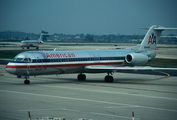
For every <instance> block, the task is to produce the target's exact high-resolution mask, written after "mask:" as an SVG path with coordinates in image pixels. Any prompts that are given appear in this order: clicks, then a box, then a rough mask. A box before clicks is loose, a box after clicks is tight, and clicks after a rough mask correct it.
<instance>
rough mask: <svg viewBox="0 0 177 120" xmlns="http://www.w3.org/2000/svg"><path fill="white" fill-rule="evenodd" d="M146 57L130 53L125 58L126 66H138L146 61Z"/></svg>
mask: <svg viewBox="0 0 177 120" xmlns="http://www.w3.org/2000/svg"><path fill="white" fill-rule="evenodd" d="M148 60H149V59H148V56H147V55H145V54H142V53H130V54H128V55H127V56H126V57H125V61H126V63H127V64H128V65H139V64H143V63H146V62H147V61H148Z"/></svg>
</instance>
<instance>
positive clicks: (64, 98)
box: [0, 46, 177, 120]
mask: <svg viewBox="0 0 177 120" xmlns="http://www.w3.org/2000/svg"><path fill="white" fill-rule="evenodd" d="M83 47H84V46H83ZM83 47H80V48H79V49H82V48H83ZM113 47H114V46H113ZM63 48H65V49H67V47H63ZM70 48H71V47H70ZM96 48H97V47H96ZM111 48H112V47H111ZM60 49H62V48H60ZM102 49H104V48H103V47H102ZM106 49H109V47H107V48H106ZM161 49H162V51H158V52H159V54H160V55H161V56H162V57H173V58H174V59H176V58H175V57H176V55H175V54H177V53H176V52H175V50H172V51H173V52H170V54H168V52H166V50H167V49H165V50H164V51H163V49H164V48H161ZM168 49H169V48H168ZM172 49H173V48H172ZM173 53H174V54H173ZM3 62H4V63H6V62H8V61H3ZM5 67H6V65H5V64H1V65H0V95H1V97H0V119H2V120H27V119H29V115H28V112H30V116H31V118H32V119H37V118H42V117H57V118H66V120H77V119H79V118H85V119H92V120H131V119H132V112H134V119H135V120H154V119H155V120H167V119H168V120H174V119H177V79H176V78H177V74H176V72H174V71H173V72H172V71H170V72H167V71H152V72H149V73H148V74H140V73H139V74H133V73H114V74H113V77H114V82H113V83H105V82H104V77H105V76H106V73H100V74H86V77H87V79H86V81H78V80H77V74H61V75H43V76H36V77H34V76H32V77H30V81H31V84H30V85H25V84H24V83H23V81H24V79H19V78H17V77H16V76H14V75H10V74H8V73H7V72H6V71H5Z"/></svg>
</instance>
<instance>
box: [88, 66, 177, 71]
mask: <svg viewBox="0 0 177 120" xmlns="http://www.w3.org/2000/svg"><path fill="white" fill-rule="evenodd" d="M85 69H86V70H90V71H91V70H104V71H106V70H108V71H139V70H151V71H153V70H176V71H177V68H160V67H113V66H110V67H109V66H86V67H85Z"/></svg>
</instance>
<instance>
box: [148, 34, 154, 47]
mask: <svg viewBox="0 0 177 120" xmlns="http://www.w3.org/2000/svg"><path fill="white" fill-rule="evenodd" d="M149 43H151V44H156V36H155V35H154V33H152V35H151V36H149V40H148V44H149Z"/></svg>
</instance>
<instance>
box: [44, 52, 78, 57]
mask: <svg viewBox="0 0 177 120" xmlns="http://www.w3.org/2000/svg"><path fill="white" fill-rule="evenodd" d="M46 56H47V58H70V57H76V56H75V54H74V53H51V54H48V53H46Z"/></svg>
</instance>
